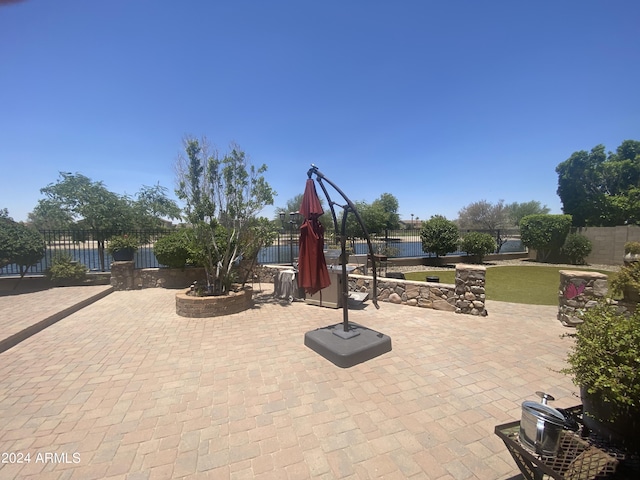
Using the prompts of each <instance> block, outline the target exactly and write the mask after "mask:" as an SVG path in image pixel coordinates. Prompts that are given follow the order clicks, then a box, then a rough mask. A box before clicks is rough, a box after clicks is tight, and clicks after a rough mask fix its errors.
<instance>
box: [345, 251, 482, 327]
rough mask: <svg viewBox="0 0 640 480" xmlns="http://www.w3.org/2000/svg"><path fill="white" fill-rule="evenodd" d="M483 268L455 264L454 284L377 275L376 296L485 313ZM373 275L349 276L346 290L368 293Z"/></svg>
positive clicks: (382, 298) (400, 303)
mask: <svg viewBox="0 0 640 480" xmlns="http://www.w3.org/2000/svg"><path fill="white" fill-rule="evenodd" d="M485 273H486V269H485V267H481V266H476V265H464V264H462V265H458V266H457V267H456V283H455V285H450V284H445V283H429V282H416V281H411V280H398V279H390V278H385V277H378V282H377V283H378V285H377V286H378V292H377V299H378V301H380V302H389V303H395V304H398V305H407V306H411V307H422V308H433V309H434V310H445V311H449V312H456V313H465V314H469V315H480V316H486V315H487V310H486V308H485V289H484V286H485ZM372 284H373V278H372V277H369V276H364V275H349V289H350V290H351V291H356V292H369V293H370V294H371V289H372Z"/></svg>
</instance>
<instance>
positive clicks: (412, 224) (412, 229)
mask: <svg viewBox="0 0 640 480" xmlns="http://www.w3.org/2000/svg"><path fill="white" fill-rule="evenodd" d="M411 230H413V213H412V214H411Z"/></svg>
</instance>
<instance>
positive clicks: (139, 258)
mask: <svg viewBox="0 0 640 480" xmlns="http://www.w3.org/2000/svg"><path fill="white" fill-rule="evenodd" d="M170 232H171V231H170V230H144V231H142V230H139V231H131V232H96V231H91V230H40V234H41V235H42V236H43V237H44V241H45V245H46V249H45V254H44V256H43V257H42V258H41V259H40V261H39V262H38V263H36V264H35V265H33V266H31V267H29V269H28V270H27V273H28V274H44V273H45V272H46V271H47V268H48V267H49V266H50V265H51V262H52V260H53V258H55V257H56V256H57V255H68V256H70V257H71V259H72V260H73V261H76V262H78V263H82V264H84V265H86V267H87V268H88V269H89V270H90V271H93V272H100V271H109V269H110V266H111V262H112V260H113V259H112V257H111V255H109V253H108V252H107V251H106V249H105V246H106V244H108V240H107V241H106V242H105V239H108V238H110V237H112V236H114V235H120V234H123V233H126V234H127V235H130V236H132V237H137V238H138V239H140V242H141V243H140V246H139V248H138V250H137V252H136V255H135V261H136V266H138V267H139V268H153V267H158V266H159V264H158V260H157V259H156V256H155V255H154V253H153V244H154V243H155V241H156V240H157V239H158V238H160V237H162V236H163V235H166V234H168V233H170ZM19 274H20V267H19V266H18V265H15V264H11V265H6V266H5V267H3V268H0V276H2V275H19Z"/></svg>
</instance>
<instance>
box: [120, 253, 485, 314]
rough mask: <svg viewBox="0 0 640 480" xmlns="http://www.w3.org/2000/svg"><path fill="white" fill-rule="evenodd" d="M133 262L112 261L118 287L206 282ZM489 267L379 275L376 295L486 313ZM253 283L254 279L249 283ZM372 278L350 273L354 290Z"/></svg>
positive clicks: (265, 278)
mask: <svg viewBox="0 0 640 480" xmlns="http://www.w3.org/2000/svg"><path fill="white" fill-rule="evenodd" d="M133 267H134V262H113V263H112V264H111V285H112V286H113V287H114V289H115V290H133V289H142V288H186V287H188V286H189V285H191V284H192V283H193V282H194V281H197V282H198V283H205V282H206V280H205V274H204V269H203V268H185V269H184V270H180V269H175V268H140V269H136V268H133ZM290 268H291V267H290V266H281V265H273V266H264V265H263V266H259V267H257V268H256V269H255V270H254V271H255V277H254V281H255V282H258V281H259V282H265V283H273V279H274V277H275V276H276V274H277V272H278V271H280V270H286V269H290ZM485 273H486V269H485V267H482V266H477V265H465V264H461V265H458V266H457V267H456V283H455V285H449V284H444V283H428V282H414V281H410V280H400V279H395V278H394V279H391V278H386V277H378V292H377V298H378V301H381V302H390V303H396V304H400V305H408V306H411V307H422V308H433V309H435V310H446V311H450V312H457V313H466V314H470V315H481V316H485V315H487V310H486V308H485V290H484V283H485ZM248 283H251V282H248ZM372 283H373V278H372V277H369V276H364V275H355V274H352V275H349V288H350V290H351V291H359V292H364V291H366V292H369V293H371V288H372V287H371V286H372Z"/></svg>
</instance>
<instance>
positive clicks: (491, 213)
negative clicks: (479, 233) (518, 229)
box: [458, 200, 507, 232]
mask: <svg viewBox="0 0 640 480" xmlns="http://www.w3.org/2000/svg"><path fill="white" fill-rule="evenodd" d="M506 224H507V210H506V208H505V205H504V200H499V201H498V203H496V204H495V205H494V204H492V203H490V202H488V201H486V200H480V201H479V202H473V203H470V204H469V205H467V206H466V207H463V208H462V209H461V210H460V211H459V212H458V225H459V226H460V228H461V229H464V230H489V231H491V232H497V230H498V229H499V228H501V227H503V226H504V225H506Z"/></svg>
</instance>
